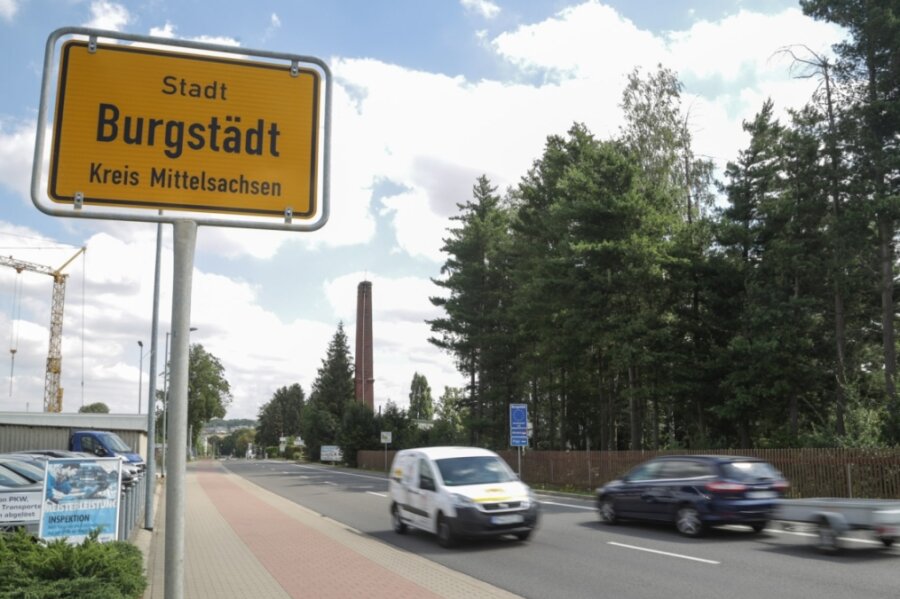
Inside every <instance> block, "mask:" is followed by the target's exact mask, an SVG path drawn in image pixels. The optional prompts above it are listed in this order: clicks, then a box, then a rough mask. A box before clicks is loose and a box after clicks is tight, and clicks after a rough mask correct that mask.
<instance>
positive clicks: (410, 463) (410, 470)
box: [395, 454, 419, 526]
mask: <svg viewBox="0 0 900 599" xmlns="http://www.w3.org/2000/svg"><path fill="white" fill-rule="evenodd" d="M417 461H418V457H417V456H416V455H415V454H407V455H405V456H403V457H402V459H401V461H400V463H399V466H400V468H401V470H402V474H401V478H400V480H399V485H398V494H397V497H396V498H395V501H396V502H397V505H398V506H399V507H400V509H401V511H402V512H403V517H404V518H405V519H406V520H408V521H409V522H410V523H411V524H412V525H414V526H418V525H419V519H418V517H417V516H416V512H415V509H416V508H415V505H414V498H415V496H416V488H415V487H416V484H417V483H418V480H419V476H418V474H417V471H416V465H417V464H416V462H417Z"/></svg>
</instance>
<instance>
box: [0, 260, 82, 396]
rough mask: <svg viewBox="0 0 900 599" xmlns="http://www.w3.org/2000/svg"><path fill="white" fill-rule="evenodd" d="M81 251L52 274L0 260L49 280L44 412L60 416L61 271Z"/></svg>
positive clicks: (63, 278) (63, 279)
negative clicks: (48, 277) (50, 291)
mask: <svg viewBox="0 0 900 599" xmlns="http://www.w3.org/2000/svg"><path fill="white" fill-rule="evenodd" d="M85 249H86V248H84V247H82V248H81V249H79V250H78V251H77V252H76V253H75V255H74V256H72V257H71V258H69V259H68V260H66V262H65V264H63V265H62V266H60V267H59V268H57V269H55V270H54V269H53V268H52V267H50V266H44V265H42V264H34V263H32V262H25V261H24V260H17V259H15V258H13V257H12V256H0V264H3V265H5V266H11V267H12V268H15V269H16V272H17V273H19V274H21V273H22V271H23V270H30V271H32V272H37V273H41V274H45V275H50V276H51V277H53V300H52V302H51V304H50V349H49V350H48V351H47V373H46V375H45V376H44V411H45V412H62V396H63V390H62V389H61V388H60V386H59V378H60V373H61V372H62V351H61V346H62V327H63V307H64V305H65V299H66V279H67V278H68V276H69V275H64V274H63V273H62V271H63V269H64V268H65V267H67V266H68V265H69V264H71V263H72V261H73V260H75V258H77V257H78V256H80V255H81V254H82V253H84V251H85Z"/></svg>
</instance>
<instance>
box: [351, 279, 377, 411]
mask: <svg viewBox="0 0 900 599" xmlns="http://www.w3.org/2000/svg"><path fill="white" fill-rule="evenodd" d="M372 362H373V360H372V282H371V281H363V282H362V283H360V284H359V285H358V286H357V288H356V368H355V370H356V401H358V402H360V403H363V404H365V405H367V406H369V409H370V410H372V411H374V410H375V375H374V374H373V371H372Z"/></svg>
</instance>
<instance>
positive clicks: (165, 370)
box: [161, 327, 197, 476]
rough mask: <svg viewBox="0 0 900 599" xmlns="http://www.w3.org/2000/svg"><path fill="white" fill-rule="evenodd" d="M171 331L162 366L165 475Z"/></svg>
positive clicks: (193, 329) (190, 330)
mask: <svg viewBox="0 0 900 599" xmlns="http://www.w3.org/2000/svg"><path fill="white" fill-rule="evenodd" d="M196 330H197V327H190V329H188V332H189V333H193V332H194V331H196ZM171 334H172V332H171V331H166V353H165V356H166V363H165V364H164V365H163V417H162V429H163V430H162V442H163V449H162V468H161V469H162V472H163V474H162V475H163V476H165V475H166V451H167V450H168V448H169V437H168V431H167V429H168V426H169V424H168V423H169V335H171Z"/></svg>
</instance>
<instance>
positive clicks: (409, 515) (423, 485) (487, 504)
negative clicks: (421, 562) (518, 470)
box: [389, 447, 540, 547]
mask: <svg viewBox="0 0 900 599" xmlns="http://www.w3.org/2000/svg"><path fill="white" fill-rule="evenodd" d="M390 472H391V475H390V482H389V488H390V496H391V507H390V511H391V520H392V523H393V528H394V531H395V532H397V533H399V534H404V533H405V532H406V530H407V528H408V527H413V528H418V529H421V530H424V531H426V532H430V533H435V534H436V535H437V537H438V542H439V543H440V544H441V546H443V547H450V546H452V545H454V544H455V542H456V540H457V539H458V538H461V537H487V536H493V537H497V536H501V535H513V536H515V537H516V538H518V539H519V540H520V541H525V540H527V539H528V538H529V537H530V536H531V533H532V531H533V530H534V528H535V527H536V526H537V523H538V516H539V513H540V504H539V503H538V501H537V499H536V498H535V497H534V495H533V494H532V492H531V489H529V488H528V486H527V485H526V484H525V483H523V482H521V481H520V480H519V477H518V476H516V474H515V472H513V471H512V470H511V469H510V467H509V466H508V465H507V464H506V462H504V461H503V459H502V458H501V457H500V456H498V455H497V454H496V453H494V452H492V451H488V450H486V449H479V448H476V447H423V448H419V449H404V450H402V451H398V452H397V455H396V456H395V457H394V461H393V463H392V464H391V471H390Z"/></svg>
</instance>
